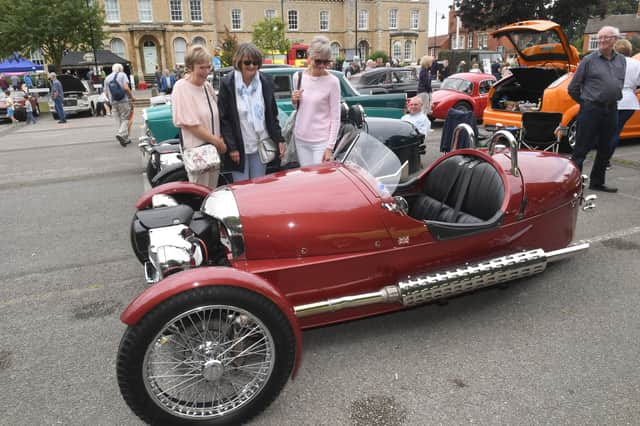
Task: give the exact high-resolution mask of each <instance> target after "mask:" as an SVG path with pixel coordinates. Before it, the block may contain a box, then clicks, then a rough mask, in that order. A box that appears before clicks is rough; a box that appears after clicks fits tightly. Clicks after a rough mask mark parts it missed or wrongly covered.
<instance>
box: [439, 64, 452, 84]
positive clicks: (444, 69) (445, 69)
mask: <svg viewBox="0 0 640 426" xmlns="http://www.w3.org/2000/svg"><path fill="white" fill-rule="evenodd" d="M450 74H451V71H450V70H449V60H448V59H443V60H442V66H441V67H440V75H439V78H440V81H443V80H444V79H445V78H447V77H449V75H450Z"/></svg>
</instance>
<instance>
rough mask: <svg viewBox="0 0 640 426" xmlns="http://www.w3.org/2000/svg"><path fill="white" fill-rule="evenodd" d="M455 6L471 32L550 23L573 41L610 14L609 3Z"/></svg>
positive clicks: (502, 1)
mask: <svg viewBox="0 0 640 426" xmlns="http://www.w3.org/2000/svg"><path fill="white" fill-rule="evenodd" d="M455 6H456V8H457V15H458V16H460V19H461V20H462V23H463V24H464V26H465V27H467V28H470V29H472V30H479V29H485V28H490V27H501V26H503V25H507V24H511V23H513V22H517V21H526V20H531V19H548V20H551V21H554V22H556V23H558V24H560V26H561V27H562V30H563V31H564V33H565V34H566V35H567V37H568V38H569V40H570V41H575V40H577V39H578V38H579V37H580V36H582V33H583V32H584V28H585V26H586V25H587V21H588V20H589V18H591V17H600V18H603V17H604V16H605V14H606V13H607V0H455Z"/></svg>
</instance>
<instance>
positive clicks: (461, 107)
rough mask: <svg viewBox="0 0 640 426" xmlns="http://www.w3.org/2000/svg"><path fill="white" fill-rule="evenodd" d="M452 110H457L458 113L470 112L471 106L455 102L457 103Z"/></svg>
mask: <svg viewBox="0 0 640 426" xmlns="http://www.w3.org/2000/svg"><path fill="white" fill-rule="evenodd" d="M453 108H454V109H457V110H459V111H464V112H469V111H471V110H472V109H471V105H469V104H468V103H466V102H462V101H460V102H457V103H456V104H455V105H454V106H453Z"/></svg>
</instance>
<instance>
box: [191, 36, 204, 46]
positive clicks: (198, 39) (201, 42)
mask: <svg viewBox="0 0 640 426" xmlns="http://www.w3.org/2000/svg"><path fill="white" fill-rule="evenodd" d="M193 44H194V45H195V44H197V45H199V46H204V47H206V46H207V40H205V39H204V38H202V37H194V38H193Z"/></svg>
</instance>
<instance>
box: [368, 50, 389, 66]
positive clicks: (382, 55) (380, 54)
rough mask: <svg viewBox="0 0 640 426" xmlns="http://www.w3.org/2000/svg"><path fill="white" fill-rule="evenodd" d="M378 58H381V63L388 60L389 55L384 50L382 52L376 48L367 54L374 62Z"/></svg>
mask: <svg viewBox="0 0 640 426" xmlns="http://www.w3.org/2000/svg"><path fill="white" fill-rule="evenodd" d="M378 58H382V63H383V64H386V63H387V62H389V55H387V54H386V53H385V52H383V51H382V50H376V51H375V52H373V53H372V54H371V55H369V59H373V61H374V62H375V61H376V60H377V59H378Z"/></svg>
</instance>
